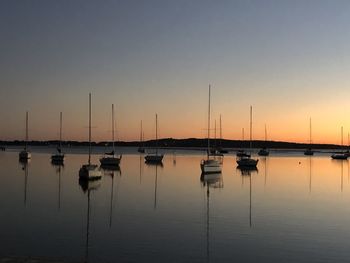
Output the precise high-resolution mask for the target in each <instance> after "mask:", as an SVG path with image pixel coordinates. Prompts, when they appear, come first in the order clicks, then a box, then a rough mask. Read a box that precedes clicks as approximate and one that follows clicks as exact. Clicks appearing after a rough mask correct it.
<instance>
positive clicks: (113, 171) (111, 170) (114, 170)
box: [102, 166, 122, 228]
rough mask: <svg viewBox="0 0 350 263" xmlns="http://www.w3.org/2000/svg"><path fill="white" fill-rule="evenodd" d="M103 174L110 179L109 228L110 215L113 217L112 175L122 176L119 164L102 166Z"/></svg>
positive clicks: (110, 225)
mask: <svg viewBox="0 0 350 263" xmlns="http://www.w3.org/2000/svg"><path fill="white" fill-rule="evenodd" d="M102 170H103V175H105V176H109V177H110V178H111V179H112V183H111V197H110V207H109V228H111V227H112V217H113V199H114V177H116V176H118V177H121V176H122V172H121V169H120V167H119V166H115V167H108V168H106V167H105V168H103V169H102Z"/></svg>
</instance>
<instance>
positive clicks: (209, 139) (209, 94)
mask: <svg viewBox="0 0 350 263" xmlns="http://www.w3.org/2000/svg"><path fill="white" fill-rule="evenodd" d="M209 152H210V85H209V104H208V151H207V155H208V158H209Z"/></svg>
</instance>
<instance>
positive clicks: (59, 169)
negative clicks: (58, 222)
mask: <svg viewBox="0 0 350 263" xmlns="http://www.w3.org/2000/svg"><path fill="white" fill-rule="evenodd" d="M52 165H53V167H54V168H55V172H56V175H57V176H58V210H60V209H61V173H62V169H63V168H64V165H63V162H61V163H52Z"/></svg>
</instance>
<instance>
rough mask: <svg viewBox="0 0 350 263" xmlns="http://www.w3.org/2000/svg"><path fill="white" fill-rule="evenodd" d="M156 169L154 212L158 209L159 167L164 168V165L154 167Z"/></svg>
mask: <svg viewBox="0 0 350 263" xmlns="http://www.w3.org/2000/svg"><path fill="white" fill-rule="evenodd" d="M154 166H155V167H156V173H155V179H154V206H153V207H154V210H156V209H157V188H158V167H163V165H162V164H158V165H154Z"/></svg>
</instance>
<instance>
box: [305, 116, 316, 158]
mask: <svg viewBox="0 0 350 263" xmlns="http://www.w3.org/2000/svg"><path fill="white" fill-rule="evenodd" d="M309 131H310V137H309V145H310V147H309V148H308V149H306V150H305V151H304V155H308V156H311V155H314V151H313V150H312V149H311V143H312V140H311V118H310V130H309Z"/></svg>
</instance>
